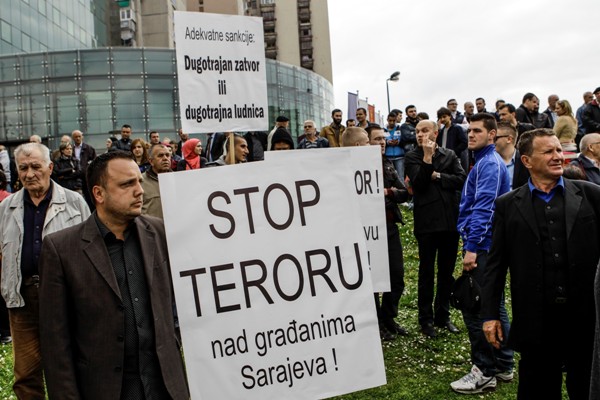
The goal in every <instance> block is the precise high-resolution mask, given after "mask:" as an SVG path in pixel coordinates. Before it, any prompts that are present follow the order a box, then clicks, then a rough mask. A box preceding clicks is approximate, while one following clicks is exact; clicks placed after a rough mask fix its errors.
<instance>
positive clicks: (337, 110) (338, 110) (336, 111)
mask: <svg viewBox="0 0 600 400" xmlns="http://www.w3.org/2000/svg"><path fill="white" fill-rule="evenodd" d="M338 112H340V113H341V112H342V110H340V109H339V108H334V109H333V111H332V112H331V116H332V117H333V114H335V113H338Z"/></svg>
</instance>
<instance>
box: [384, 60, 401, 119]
mask: <svg viewBox="0 0 600 400" xmlns="http://www.w3.org/2000/svg"><path fill="white" fill-rule="evenodd" d="M398 79H400V71H396V72H394V73H393V74H392V75H390V77H389V78H387V79H386V80H385V87H386V89H387V101H388V114H389V113H390V111H391V108H390V84H389V81H392V82H397V81H398Z"/></svg>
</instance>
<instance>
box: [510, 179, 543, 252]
mask: <svg viewBox="0 0 600 400" xmlns="http://www.w3.org/2000/svg"><path fill="white" fill-rule="evenodd" d="M515 206H516V208H517V210H518V211H519V212H520V213H521V216H522V217H523V219H524V220H525V222H527V225H529V227H530V228H531V230H532V231H533V233H534V234H535V237H536V239H537V240H539V239H540V233H539V231H538V226H537V222H536V220H535V212H534V211H533V201H532V200H531V194H530V190H529V186H528V185H525V186H522V187H521V188H520V189H517V191H516V193H515Z"/></svg>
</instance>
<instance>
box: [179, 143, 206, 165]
mask: <svg viewBox="0 0 600 400" xmlns="http://www.w3.org/2000/svg"><path fill="white" fill-rule="evenodd" d="M201 152H202V142H201V141H200V140H199V139H196V138H191V139H188V140H186V141H185V143H184V144H183V147H182V148H181V155H183V160H181V161H179V162H178V163H177V171H186V170H188V169H199V168H201V167H204V166H205V165H206V158H204V157H200V153H201Z"/></svg>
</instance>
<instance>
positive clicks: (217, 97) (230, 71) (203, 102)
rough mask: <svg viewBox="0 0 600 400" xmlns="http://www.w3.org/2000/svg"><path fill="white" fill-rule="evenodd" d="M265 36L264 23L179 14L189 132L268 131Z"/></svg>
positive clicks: (182, 98)
mask: <svg viewBox="0 0 600 400" xmlns="http://www.w3.org/2000/svg"><path fill="white" fill-rule="evenodd" d="M263 37H264V35H263V24H262V18H257V17H244V16H238V15H224V14H209V13H202V12H183V11H175V39H176V46H175V48H176V53H177V77H178V78H177V80H178V87H179V108H180V110H181V126H182V128H183V130H184V131H185V132H195V133H207V132H223V131H252V130H267V129H268V123H269V122H268V115H267V111H268V101H267V74H266V67H267V66H266V61H265V48H264V39H263Z"/></svg>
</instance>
